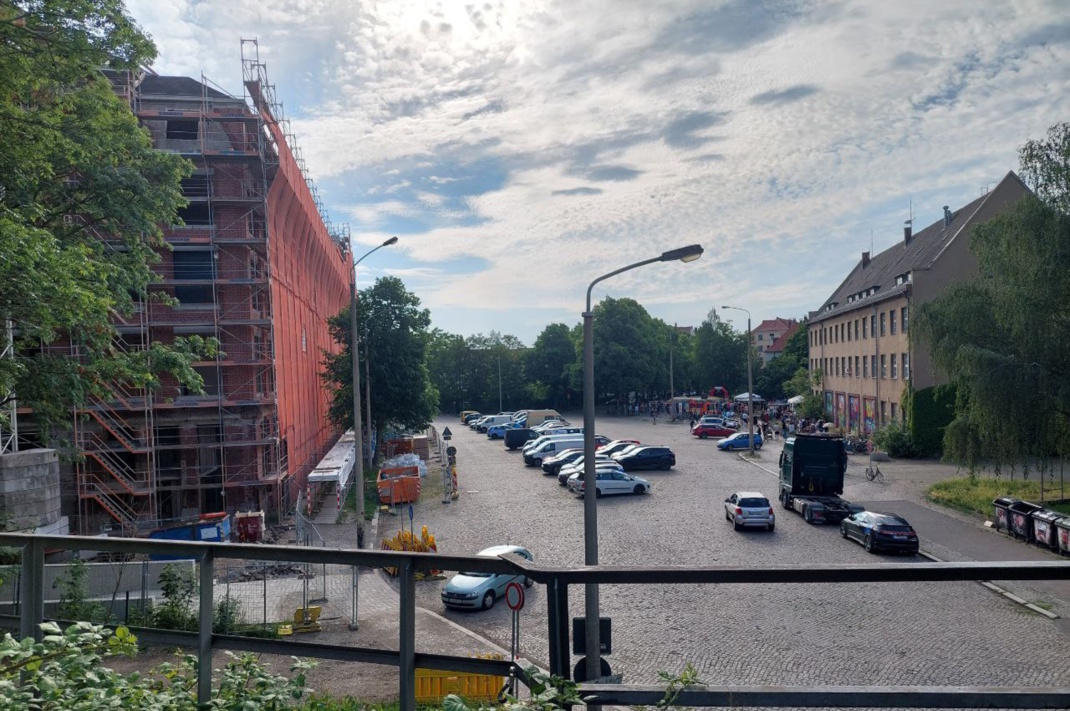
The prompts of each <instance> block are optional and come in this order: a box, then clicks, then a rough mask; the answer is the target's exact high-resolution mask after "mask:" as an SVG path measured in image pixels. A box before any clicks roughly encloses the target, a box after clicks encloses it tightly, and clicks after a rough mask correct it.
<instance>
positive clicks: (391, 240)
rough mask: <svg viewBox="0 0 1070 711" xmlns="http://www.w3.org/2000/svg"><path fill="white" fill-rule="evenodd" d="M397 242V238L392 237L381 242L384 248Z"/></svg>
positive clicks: (395, 236)
mask: <svg viewBox="0 0 1070 711" xmlns="http://www.w3.org/2000/svg"><path fill="white" fill-rule="evenodd" d="M397 241H398V236H397V235H394V236H393V237H391V238H390V239H388V240H387V241H386V242H383V246H384V247H389V246H390V245H392V244H397Z"/></svg>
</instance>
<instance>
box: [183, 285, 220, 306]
mask: <svg viewBox="0 0 1070 711" xmlns="http://www.w3.org/2000/svg"><path fill="white" fill-rule="evenodd" d="M175 298H176V299H178V300H179V302H180V303H182V304H210V303H212V302H213V299H212V286H211V284H186V285H182V286H176V287H175Z"/></svg>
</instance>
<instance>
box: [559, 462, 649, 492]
mask: <svg viewBox="0 0 1070 711" xmlns="http://www.w3.org/2000/svg"><path fill="white" fill-rule="evenodd" d="M595 476H596V477H597V479H596V482H597V484H596V486H597V488H596V489H595V492H594V493H595V496H610V495H612V494H649V493H650V482H649V481H647V480H646V479H644V478H642V477H638V476H632V475H631V474H628V473H627V472H625V471H623V470H621V469H613V468H602V469H596V470H595ZM585 488H586V487H585V486H584V481H583V472H577V473H576V474H573V475H572V477H571V478H570V479H569V480H568V490H569V491H571V492H572V493H573V494H576V495H577V496H582V495H583V492H584V489H585Z"/></svg>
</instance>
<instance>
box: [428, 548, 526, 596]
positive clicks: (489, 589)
mask: <svg viewBox="0 0 1070 711" xmlns="http://www.w3.org/2000/svg"><path fill="white" fill-rule="evenodd" d="M503 553H516V554H517V555H520V556H523V557H525V558H527V559H528V560H531V559H532V558H531V551H529V550H528V549H527V548H523V547H521V546H494V547H492V548H487V549H485V550H481V551H479V553H477V554H476V555H479V556H483V557H485V558H497V557H498V556H500V555H502V554H503ZM514 581H515V582H518V583H523V584H524V586H525V587H531V583H532V580H531V578H528V577H526V576H523V575H506V574H496V573H457V575H454V576H453V577H452V578H450V580H449V581H448V582H447V583H446V584H445V585H444V586H442V594H441V597H442V602H443V603H444V604H445V605H446V606H447V607H463V608H469V609H482V610H489V609H490V608H492V607H494V603H495V601H497V600H498V599H499V598H501V597H504V596H505V586H506V585H508V584H509V583H511V582H514Z"/></svg>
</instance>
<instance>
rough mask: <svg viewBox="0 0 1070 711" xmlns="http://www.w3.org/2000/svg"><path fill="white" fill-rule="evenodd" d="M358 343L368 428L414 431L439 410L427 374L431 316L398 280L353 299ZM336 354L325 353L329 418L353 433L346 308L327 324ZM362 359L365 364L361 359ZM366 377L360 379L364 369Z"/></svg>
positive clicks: (388, 279)
mask: <svg viewBox="0 0 1070 711" xmlns="http://www.w3.org/2000/svg"><path fill="white" fill-rule="evenodd" d="M357 318H358V329H359V333H358V335H359V337H360V349H361V352H360V360H359V362H360V366H361V381H360V382H361V392H360V397H361V402H362V403H363V402H364V399H363V398H364V397H365V393H366V392H368V389H369V388H370V391H371V411H372V422H373V423H374V425H375V427H376V429H377V430H378V431H379V432H383V431H384V430H385V429H386V428H399V429H409V430H419V429H423V428H424V427H427V425H428V424H430V422H431V419H432V418H433V417H434V415H435V412H436V411H437V410H438V391H437V390H436V389H435V387H434V385H432V383H431V379H430V376H429V371H428V346H429V343H430V341H431V334H430V333H429V332H428V328H429V326H430V324H431V315H430V313H429V312H428V310H427V309H421V308H420V299H419V298H417V296H416V295H415V294H413V293H412V292H410V291H409V290H408V289H406V288H405V284H404V283H403V282H402V281H401V280H400V279H398V278H397V277H383V278H380V279H377V280H376V282H375V284H374V285H372V286H371V287H369V288H367V289H363V290H362V291H361V292H360V294H359V297H358V299H357ZM329 326H330V330H331V336H332V337H333V338H334V340H335V342H337V343H338V344H339V345H341V346H342V350H341V352H339V353H337V354H335V353H325V354H324V364H325V366H326V370H325V372H324V375H323V377H324V380H325V383H326V385H327V386H328V387H329V388H331V389H332V394H331V406H330V411H329V415H330V418H331V420H332V421H333V422H334V423H335V424H337V425H338V426H340V427H343V428H351V427H353V365H352V364H353V361H352V359H351V357H352V352H351V349H350V329H349V326H350V313H349V307H348V306H346V307H345V308H343V309H342V311H341V312H339V314H338V315H337V316H334V317H332V318H331V320H330V324H329ZM366 354H367V355H366ZM366 357H367V360H365V358H366ZM366 366H367V367H368V368H369V369H370V377H365V367H366Z"/></svg>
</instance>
